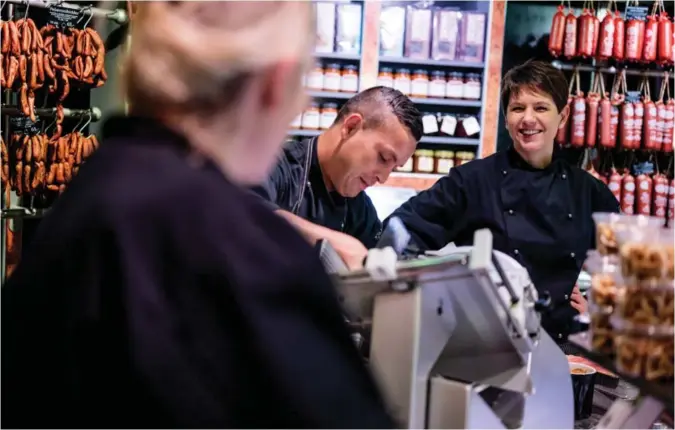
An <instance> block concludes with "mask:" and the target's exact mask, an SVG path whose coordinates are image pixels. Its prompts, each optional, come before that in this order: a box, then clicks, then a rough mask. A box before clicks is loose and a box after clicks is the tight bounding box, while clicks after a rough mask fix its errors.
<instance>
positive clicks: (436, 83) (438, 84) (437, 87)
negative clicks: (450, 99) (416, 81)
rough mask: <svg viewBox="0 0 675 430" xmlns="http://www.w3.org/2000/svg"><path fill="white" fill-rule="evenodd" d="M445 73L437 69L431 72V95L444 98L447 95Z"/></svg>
mask: <svg viewBox="0 0 675 430" xmlns="http://www.w3.org/2000/svg"><path fill="white" fill-rule="evenodd" d="M446 85H447V83H446V81H445V73H444V72H441V71H440V70H436V71H435V72H432V73H431V80H430V81H429V97H434V98H439V99H442V98H443V97H445V86H446Z"/></svg>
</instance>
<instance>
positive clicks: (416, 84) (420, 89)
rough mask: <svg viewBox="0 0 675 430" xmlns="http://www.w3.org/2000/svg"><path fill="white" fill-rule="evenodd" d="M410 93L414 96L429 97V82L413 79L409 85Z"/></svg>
mask: <svg viewBox="0 0 675 430" xmlns="http://www.w3.org/2000/svg"><path fill="white" fill-rule="evenodd" d="M410 93H411V94H414V95H416V96H427V95H429V81H425V80H423V79H414V80H413V81H412V84H411V85H410Z"/></svg>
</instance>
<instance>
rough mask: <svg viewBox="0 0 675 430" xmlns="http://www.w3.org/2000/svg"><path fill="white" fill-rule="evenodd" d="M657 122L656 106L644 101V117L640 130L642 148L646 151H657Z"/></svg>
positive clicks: (649, 101)
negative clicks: (642, 126)
mask: <svg viewBox="0 0 675 430" xmlns="http://www.w3.org/2000/svg"><path fill="white" fill-rule="evenodd" d="M657 120H658V113H657V110H656V105H655V104H654V102H653V101H651V100H646V101H645V116H644V119H643V125H644V128H643V129H642V130H643V132H642V140H643V142H644V147H645V149H646V150H648V151H655V150H657V149H658V147H657V145H656V122H657Z"/></svg>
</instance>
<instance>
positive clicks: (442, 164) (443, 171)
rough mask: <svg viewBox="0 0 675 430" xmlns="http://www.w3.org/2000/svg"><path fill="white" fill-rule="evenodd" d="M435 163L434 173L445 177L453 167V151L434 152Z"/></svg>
mask: <svg viewBox="0 0 675 430" xmlns="http://www.w3.org/2000/svg"><path fill="white" fill-rule="evenodd" d="M434 158H435V159H436V163H435V165H434V171H435V172H436V173H438V174H440V175H447V174H448V173H449V172H450V169H452V168H453V167H454V166H455V153H454V152H453V151H436V152H434Z"/></svg>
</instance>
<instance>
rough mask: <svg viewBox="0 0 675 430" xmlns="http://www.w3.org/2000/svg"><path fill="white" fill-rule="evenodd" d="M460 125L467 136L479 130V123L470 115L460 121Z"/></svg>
mask: <svg viewBox="0 0 675 430" xmlns="http://www.w3.org/2000/svg"><path fill="white" fill-rule="evenodd" d="M462 125H463V126H464V131H465V132H466V135H467V136H473V135H474V134H476V133H478V132H479V131H480V124H478V120H477V119H476V117H473V116H470V117H468V118H466V119H465V120H464V121H462Z"/></svg>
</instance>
